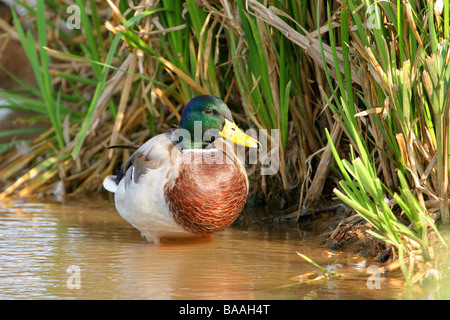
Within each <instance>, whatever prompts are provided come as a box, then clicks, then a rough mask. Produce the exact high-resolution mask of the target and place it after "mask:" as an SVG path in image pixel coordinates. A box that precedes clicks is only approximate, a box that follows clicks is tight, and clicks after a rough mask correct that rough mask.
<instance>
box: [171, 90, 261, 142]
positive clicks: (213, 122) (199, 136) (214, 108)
mask: <svg viewBox="0 0 450 320" xmlns="http://www.w3.org/2000/svg"><path fill="white" fill-rule="evenodd" d="M178 128H180V129H185V130H187V132H189V134H190V138H191V140H190V141H181V142H182V143H183V147H184V148H188V149H189V148H191V149H197V148H198V149H200V148H203V147H205V146H206V145H208V144H210V143H211V137H212V136H214V135H216V136H217V135H219V136H222V137H223V138H226V139H228V140H230V141H232V142H234V143H235V144H238V145H243V146H247V147H251V148H257V147H258V144H259V142H258V141H256V140H255V139H253V138H252V137H250V136H248V135H246V134H245V133H244V132H243V131H241V130H240V129H239V128H238V127H237V125H236V124H235V123H234V120H233V116H232V115H231V111H230V109H229V108H228V106H227V105H226V103H225V102H223V101H222V100H221V99H219V98H217V97H215V96H211V95H200V96H197V97H195V98H193V99H192V100H191V101H189V103H188V104H187V105H186V107H185V108H184V110H183V112H182V114H181V119H180V123H179V125H178Z"/></svg>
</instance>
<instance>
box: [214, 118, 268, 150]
mask: <svg viewBox="0 0 450 320" xmlns="http://www.w3.org/2000/svg"><path fill="white" fill-rule="evenodd" d="M219 134H220V135H221V136H222V137H223V138H225V139H227V140H230V141H233V142H234V143H235V144H237V145H240V146H246V147H249V148H258V145H261V144H260V143H259V142H258V140H256V139H253V138H252V137H250V136H248V135H246V134H245V133H244V132H243V131H242V130H241V129H239V128H238V126H237V125H236V123H234V122H232V121H229V120H227V119H225V126H224V127H223V130H222V131H220V132H219Z"/></svg>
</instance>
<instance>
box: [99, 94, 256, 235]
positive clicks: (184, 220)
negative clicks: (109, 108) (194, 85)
mask: <svg viewBox="0 0 450 320" xmlns="http://www.w3.org/2000/svg"><path fill="white" fill-rule="evenodd" d="M233 143H234V144H238V145H243V146H247V147H250V148H257V147H258V144H259V142H258V141H257V140H255V139H253V138H252V137H250V136H248V135H246V134H245V133H244V132H243V131H241V130H240V129H239V128H238V127H237V125H236V124H235V122H234V121H233V117H232V115H231V111H230V109H229V108H228V106H227V105H226V104H225V102H223V101H222V100H221V99H219V98H217V97H215V96H211V95H200V96H197V97H195V98H193V99H192V100H191V101H189V103H188V104H187V105H186V107H185V108H184V110H183V112H182V114H181V119H180V122H179V125H178V128H176V129H171V130H169V131H167V132H166V133H163V134H160V135H157V136H155V137H153V138H152V139H150V140H148V141H147V142H146V143H144V144H143V145H142V146H141V147H139V148H138V149H137V150H136V151H135V152H134V153H133V154H132V156H131V157H130V158H129V159H128V160H127V162H126V163H125V165H124V166H123V168H122V169H121V170H120V171H119V173H118V174H117V175H115V176H114V175H111V176H108V177H106V179H105V180H104V181H103V186H104V187H105V189H107V190H108V191H110V192H113V193H115V196H114V198H115V205H116V209H117V211H118V212H119V214H120V215H121V216H122V217H123V218H124V219H125V220H126V221H128V222H129V223H130V224H131V225H133V226H134V227H135V228H136V229H138V230H140V231H141V233H142V235H143V236H144V237H145V238H146V239H147V240H148V241H151V242H156V243H159V242H160V241H161V239H162V238H174V237H192V236H206V235H211V234H213V233H216V232H219V231H222V230H224V229H226V228H227V227H229V226H230V225H231V224H232V223H233V222H234V221H235V220H236V218H237V217H238V216H239V214H240V213H241V211H242V209H243V208H244V205H245V202H246V200H247V195H248V178H247V173H246V171H245V167H244V165H243V164H242V163H241V161H239V159H238V157H237V156H236V152H235V150H234V144H233Z"/></svg>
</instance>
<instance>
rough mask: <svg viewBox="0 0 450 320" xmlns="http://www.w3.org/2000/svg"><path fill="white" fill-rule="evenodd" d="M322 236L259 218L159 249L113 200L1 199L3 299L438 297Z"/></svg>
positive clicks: (0, 280) (0, 290) (0, 296)
mask: <svg viewBox="0 0 450 320" xmlns="http://www.w3.org/2000/svg"><path fill="white" fill-rule="evenodd" d="M322 242H323V239H321V238H320V237H317V236H315V235H314V234H313V233H312V232H307V231H303V230H301V229H298V227H297V226H287V227H281V226H278V227H273V226H271V227H268V226H255V225H253V226H248V227H237V226H232V227H231V228H229V229H228V230H225V231H223V232H221V233H218V234H216V235H214V236H213V237H211V238H202V239H195V240H183V241H181V240H180V241H176V242H168V243H164V244H163V245H160V246H158V245H154V244H150V243H147V242H145V240H144V238H142V237H141V235H140V233H139V232H138V231H137V230H135V229H134V228H133V227H131V226H130V225H128V223H127V222H125V221H124V220H123V219H122V218H121V217H120V216H119V215H118V213H117V212H116V211H115V209H114V207H113V203H112V202H110V201H105V200H102V199H100V200H92V201H90V202H84V203H83V202H79V201H77V202H73V203H70V202H69V203H64V204H61V203H39V202H15V203H12V204H5V203H3V204H2V203H0V299H286V300H288V299H408V298H413V299H415V298H420V299H422V298H427V297H431V298H433V297H434V296H433V295H431V296H430V293H429V292H428V293H425V294H424V293H423V292H420V293H417V292H416V291H411V290H410V289H407V288H406V287H405V286H404V285H403V282H402V281H401V278H399V275H398V274H397V275H395V276H394V275H381V276H380V277H379V278H377V279H375V278H373V274H372V273H370V272H368V271H369V270H370V269H368V268H369V266H370V265H371V264H372V262H368V261H366V260H365V258H362V257H358V256H353V255H351V254H348V253H342V252H338V251H330V250H328V249H327V248H326V247H325V246H324V245H322V244H321V243H322ZM297 252H301V253H303V254H305V255H307V256H308V257H310V258H312V259H313V260H315V261H316V262H317V263H319V264H320V265H322V266H327V265H333V266H336V267H337V269H335V270H337V271H338V272H339V273H340V274H341V275H342V276H341V277H340V278H331V279H322V280H316V281H310V279H309V278H308V276H307V274H308V273H311V272H317V271H318V269H317V268H316V267H315V266H313V265H312V264H310V263H308V262H306V261H305V260H303V259H302V258H301V257H300V256H299V255H297ZM301 275H303V276H301ZM371 276H372V278H369V277H371ZM371 279H375V280H376V281H378V282H374V281H371ZM368 280H369V282H370V283H372V284H375V283H376V284H378V285H379V288H380V289H376V288H372V289H371V288H370V287H374V286H373V285H370V283H369V285H368ZM438 298H440V297H439V296H438Z"/></svg>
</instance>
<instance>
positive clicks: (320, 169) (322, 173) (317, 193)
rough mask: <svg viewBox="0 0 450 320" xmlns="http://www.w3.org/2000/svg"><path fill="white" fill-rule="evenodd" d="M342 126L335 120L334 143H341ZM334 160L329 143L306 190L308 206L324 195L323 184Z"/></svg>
mask: <svg viewBox="0 0 450 320" xmlns="http://www.w3.org/2000/svg"><path fill="white" fill-rule="evenodd" d="M342 131H343V130H342V127H341V125H340V124H339V123H338V122H335V124H334V126H333V128H332V130H331V138H332V141H333V144H334V145H339V140H340V139H341V134H342ZM332 160H333V153H332V152H331V148H330V145H329V143H328V144H327V145H326V147H324V148H323V152H322V156H321V157H320V162H319V165H318V166H317V170H316V172H315V174H314V178H313V181H312V183H311V186H310V187H309V188H308V191H307V192H306V196H305V200H304V206H305V207H307V208H311V207H313V206H314V205H315V204H316V203H317V201H318V200H319V198H320V197H321V196H322V191H323V186H324V184H325V180H326V179H327V177H328V172H329V170H330V165H331V163H332ZM299 210H300V208H299Z"/></svg>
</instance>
